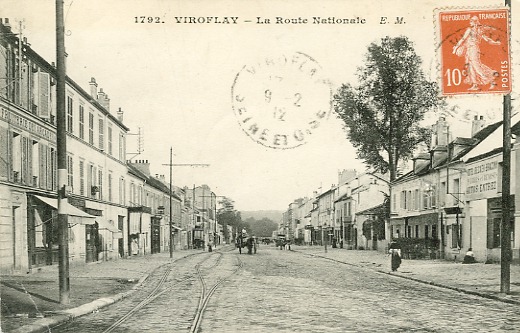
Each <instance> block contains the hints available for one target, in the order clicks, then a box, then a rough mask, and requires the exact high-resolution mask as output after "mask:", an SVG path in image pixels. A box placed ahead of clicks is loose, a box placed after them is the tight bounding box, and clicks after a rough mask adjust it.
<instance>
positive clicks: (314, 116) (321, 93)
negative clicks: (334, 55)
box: [231, 52, 332, 149]
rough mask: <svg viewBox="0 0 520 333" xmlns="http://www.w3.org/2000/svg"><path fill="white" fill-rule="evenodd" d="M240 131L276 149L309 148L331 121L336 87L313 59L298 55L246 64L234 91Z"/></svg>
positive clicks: (234, 103) (298, 53)
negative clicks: (329, 119)
mask: <svg viewBox="0 0 520 333" xmlns="http://www.w3.org/2000/svg"><path fill="white" fill-rule="evenodd" d="M231 96H232V104H233V109H234V111H235V115H236V117H237V120H238V123H239V124H240V126H241V128H242V130H243V131H244V132H245V133H246V134H247V135H248V136H249V137H250V138H251V139H253V140H254V141H255V142H257V143H259V144H262V145H264V146H266V147H269V148H274V149H289V148H295V147H298V146H301V145H303V144H305V143H306V142H307V141H308V139H309V137H310V136H312V134H313V133H314V132H315V130H316V129H317V128H318V127H320V125H321V124H322V123H323V122H324V121H325V120H326V119H327V118H328V117H329V115H330V112H331V105H332V104H331V101H332V88H331V85H330V81H329V80H328V79H326V78H325V77H324V73H323V69H322V68H321V66H320V65H319V64H318V62H317V61H316V60H314V59H313V58H312V57H310V56H308V55H306V54H304V53H300V52H296V53H294V54H287V55H286V54H283V55H280V56H278V57H266V58H264V59H262V60H261V61H259V62H258V63H256V64H252V65H245V66H243V67H242V69H241V70H240V72H238V74H237V75H236V77H235V80H234V82H233V86H232V89H231Z"/></svg>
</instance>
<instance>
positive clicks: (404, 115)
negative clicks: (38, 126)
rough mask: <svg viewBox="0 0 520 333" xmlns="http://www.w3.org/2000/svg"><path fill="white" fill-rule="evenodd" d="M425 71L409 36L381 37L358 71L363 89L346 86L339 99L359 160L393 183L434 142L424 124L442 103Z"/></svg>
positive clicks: (336, 98) (340, 113)
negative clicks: (405, 164) (422, 147)
mask: <svg viewBox="0 0 520 333" xmlns="http://www.w3.org/2000/svg"><path fill="white" fill-rule="evenodd" d="M420 66H421V59H420V57H419V56H418V55H417V54H416V53H415V50H414V47H413V43H412V42H411V41H410V40H408V38H407V37H403V36H400V37H396V38H391V37H385V38H382V39H381V41H380V43H375V42H374V43H371V44H370V45H369V46H368V52H367V53H366V55H365V65H364V67H360V68H358V70H357V76H358V80H359V85H358V86H352V85H350V84H343V85H342V86H341V87H340V88H339V89H338V91H337V93H336V94H335V95H334V109H335V112H336V115H337V116H338V118H340V119H342V120H343V121H344V123H345V125H344V127H345V129H346V131H347V137H348V139H349V140H350V142H351V143H352V145H353V146H354V147H355V148H356V149H357V156H358V157H359V158H360V159H362V160H364V161H365V163H366V164H368V165H369V166H370V167H372V168H373V169H374V170H375V171H379V172H381V173H386V172H389V173H390V180H394V179H395V178H396V175H397V166H398V164H399V162H400V161H404V160H407V159H409V158H410V157H412V154H413V151H414V149H415V147H416V146H417V144H419V143H421V142H424V141H426V140H427V138H429V135H430V131H429V129H427V128H424V127H421V126H420V124H419V123H420V122H421V120H423V119H424V115H425V113H426V112H427V111H429V110H432V109H434V108H435V107H437V106H439V105H440V103H442V102H441V101H440V99H439V98H438V97H437V96H438V87H437V84H436V83H435V82H430V81H428V80H427V79H426V78H425V76H424V73H423V72H422V70H421V68H420Z"/></svg>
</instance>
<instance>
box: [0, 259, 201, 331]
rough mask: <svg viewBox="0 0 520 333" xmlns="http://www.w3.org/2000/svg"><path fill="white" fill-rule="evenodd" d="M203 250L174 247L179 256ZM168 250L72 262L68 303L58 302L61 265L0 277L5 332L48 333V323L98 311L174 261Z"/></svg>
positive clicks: (130, 291)
mask: <svg viewBox="0 0 520 333" xmlns="http://www.w3.org/2000/svg"><path fill="white" fill-rule="evenodd" d="M195 252H201V250H185V251H184V250H183V251H175V252H174V253H173V259H179V258H182V257H185V256H187V255H189V254H192V253H195ZM171 260H172V259H170V255H169V253H158V254H154V255H146V256H139V257H131V258H128V259H120V260H114V261H99V262H95V263H89V264H84V265H75V266H70V273H69V275H70V304H68V305H62V304H60V302H59V284H58V276H59V273H58V267H57V266H45V267H42V268H40V269H36V272H34V273H31V274H28V275H19V276H12V275H9V276H7V275H4V276H1V277H0V292H1V303H2V312H1V314H2V316H1V319H0V321H1V332H38V331H41V332H48V331H49V330H48V327H49V326H54V325H56V323H59V322H62V321H65V320H68V319H70V318H72V317H77V316H81V315H83V314H86V313H89V312H93V311H96V310H97V309H99V308H102V307H104V306H107V305H109V304H112V303H114V302H116V301H118V300H120V299H122V298H124V297H128V296H129V295H130V294H132V293H133V292H134V291H135V289H136V288H137V287H139V285H140V284H141V283H142V282H143V281H144V280H145V279H146V278H147V277H148V275H149V274H150V273H151V272H152V271H153V270H155V269H156V268H158V267H159V266H161V265H164V264H166V263H168V262H170V261H171Z"/></svg>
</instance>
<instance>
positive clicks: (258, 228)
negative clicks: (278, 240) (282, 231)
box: [245, 217, 278, 237]
mask: <svg viewBox="0 0 520 333" xmlns="http://www.w3.org/2000/svg"><path fill="white" fill-rule="evenodd" d="M245 222H246V223H247V224H248V226H249V228H250V229H251V233H252V234H253V235H255V236H258V237H271V236H272V234H273V231H275V230H276V229H278V224H276V222H274V221H273V220H271V219H268V218H266V217H264V218H262V219H260V220H257V219H255V218H253V217H249V218H247V219H246V220H245Z"/></svg>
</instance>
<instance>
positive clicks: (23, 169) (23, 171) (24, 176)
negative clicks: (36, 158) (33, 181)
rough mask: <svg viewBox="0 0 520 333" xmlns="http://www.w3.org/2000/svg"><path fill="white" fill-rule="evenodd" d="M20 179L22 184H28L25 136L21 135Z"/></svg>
mask: <svg viewBox="0 0 520 333" xmlns="http://www.w3.org/2000/svg"><path fill="white" fill-rule="evenodd" d="M20 171H21V175H20V180H21V182H22V184H28V181H27V178H28V177H27V173H28V172H27V171H28V170H27V138H26V137H22V167H21V170H20Z"/></svg>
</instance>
